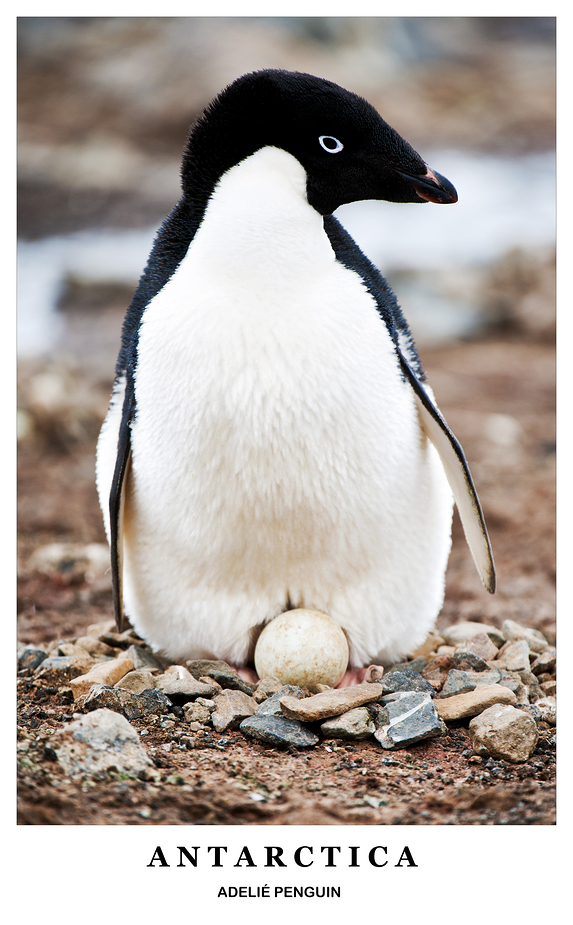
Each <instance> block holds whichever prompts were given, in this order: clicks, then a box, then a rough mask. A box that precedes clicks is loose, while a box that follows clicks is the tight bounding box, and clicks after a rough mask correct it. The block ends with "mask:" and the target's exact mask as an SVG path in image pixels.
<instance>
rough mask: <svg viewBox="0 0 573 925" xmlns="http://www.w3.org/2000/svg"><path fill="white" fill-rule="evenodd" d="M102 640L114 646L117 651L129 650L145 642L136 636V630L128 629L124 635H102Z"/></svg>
mask: <svg viewBox="0 0 573 925" xmlns="http://www.w3.org/2000/svg"><path fill="white" fill-rule="evenodd" d="M99 638H100V640H101V641H102V642H105V643H107V645H108V646H113V647H114V648H115V649H129V647H130V646H141V643H142V641H143V640H141V639H139V637H138V636H136V635H135V630H134V629H127V630H125V631H124V632H123V633H113V632H111V633H109V632H108V633H102V634H101V635H100V637H99Z"/></svg>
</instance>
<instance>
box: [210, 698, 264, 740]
mask: <svg viewBox="0 0 573 925" xmlns="http://www.w3.org/2000/svg"><path fill="white" fill-rule="evenodd" d="M214 700H215V711H214V712H213V713H211V722H212V723H213V727H214V729H215V730H216V731H217V732H225V730H227V729H237V728H238V727H239V726H240V724H241V723H242V721H243V720H244V719H246V718H247V716H252V715H253V713H254V712H255V710H256V708H257V704H256V701H255V700H254V699H253V697H249V695H248V694H245V693H243V691H235V690H224V691H221V693H220V694H219V695H218V696H217V697H215V698H214Z"/></svg>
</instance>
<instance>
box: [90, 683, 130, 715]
mask: <svg viewBox="0 0 573 925" xmlns="http://www.w3.org/2000/svg"><path fill="white" fill-rule="evenodd" d="M84 709H85V710H103V709H106V710H113V711H114V712H115V713H123V703H122V700H121V695H120V692H119V691H118V690H116V689H115V687H109V686H108V685H107V684H93V685H92V687H91V688H90V690H89V691H88V693H87V694H86V698H85V700H84Z"/></svg>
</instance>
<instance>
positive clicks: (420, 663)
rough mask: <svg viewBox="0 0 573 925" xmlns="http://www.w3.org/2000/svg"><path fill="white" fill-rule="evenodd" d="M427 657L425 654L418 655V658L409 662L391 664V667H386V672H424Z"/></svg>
mask: <svg viewBox="0 0 573 925" xmlns="http://www.w3.org/2000/svg"><path fill="white" fill-rule="evenodd" d="M426 662H427V659H426V657H425V655H418V656H416V658H413V659H412V660H411V661H409V662H399V663H398V664H396V665H391V666H390V668H387V669H386V674H387V675H388V674H390V672H391V671H406V670H408V671H419V672H422V671H423V670H424V668H425V667H426Z"/></svg>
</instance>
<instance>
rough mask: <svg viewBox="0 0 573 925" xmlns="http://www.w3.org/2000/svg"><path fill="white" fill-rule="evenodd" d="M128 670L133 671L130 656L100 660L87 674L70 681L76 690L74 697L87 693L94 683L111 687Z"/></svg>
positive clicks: (73, 689) (74, 690)
mask: <svg viewBox="0 0 573 925" xmlns="http://www.w3.org/2000/svg"><path fill="white" fill-rule="evenodd" d="M128 671H133V662H132V661H131V659H130V658H127V657H126V656H124V655H122V656H121V657H120V658H113V659H111V660H109V661H105V662H98V663H97V664H96V665H94V666H93V668H90V670H89V671H88V672H87V674H84V675H80V677H78V678H73V679H72V680H71V681H70V687H71V689H72V691H73V692H74V697H76V698H77V697H80V696H81V695H82V694H87V693H88V691H89V689H90V688H91V687H92V686H93V685H94V684H106V685H108V686H109V687H111V686H113V685H114V684H116V683H117V682H118V681H119V680H120V679H121V678H123V676H124V675H126V674H127V673H128Z"/></svg>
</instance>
